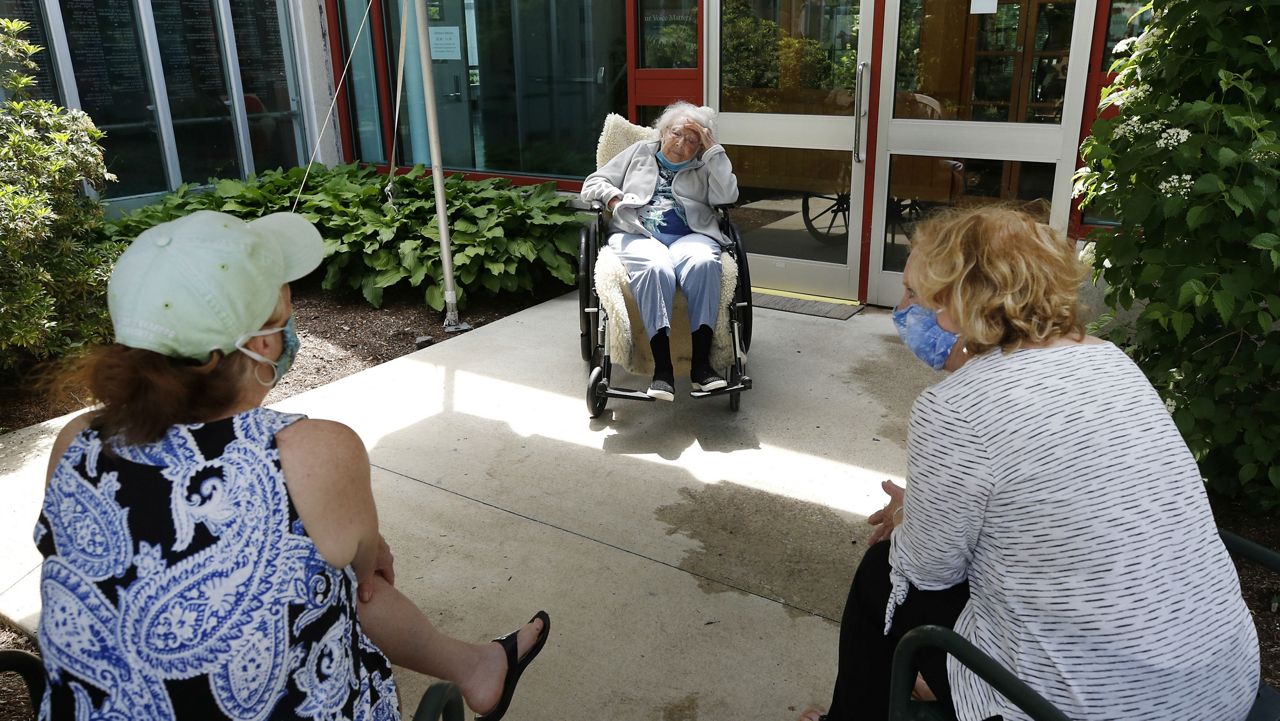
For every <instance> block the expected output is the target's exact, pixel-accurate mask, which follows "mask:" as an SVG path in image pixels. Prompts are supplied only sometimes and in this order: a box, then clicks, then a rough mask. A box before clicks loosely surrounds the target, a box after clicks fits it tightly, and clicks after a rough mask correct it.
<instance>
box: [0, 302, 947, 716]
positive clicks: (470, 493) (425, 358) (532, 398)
mask: <svg viewBox="0 0 1280 721" xmlns="http://www.w3.org/2000/svg"><path fill="white" fill-rule="evenodd" d="M576 314H577V308H576V299H575V297H574V296H572V295H571V296H565V297H563V298H560V299H557V300H553V301H550V302H547V303H544V304H542V305H539V306H537V307H534V308H531V309H529V310H527V311H524V312H522V313H518V314H516V315H513V316H510V317H508V318H505V319H503V320H501V321H498V322H495V323H493V324H490V325H487V326H485V327H483V328H480V329H478V330H475V331H472V332H470V333H467V334H466V335H463V336H461V337H458V338H455V339H452V340H450V341H449V342H447V343H443V344H441V345H438V346H433V347H431V348H427V349H425V350H423V351H419V352H417V353H414V354H413V355H410V356H406V357H403V358H400V359H397V360H395V361H392V362H390V363H386V364H384V365H381V366H378V367H376V368H372V369H369V370H367V371H365V372H362V373H359V374H357V375H354V376H350V377H348V378H345V379H343V380H341V381H339V382H337V383H333V384H331V385H329V386H325V387H323V388H319V389H316V390H313V391H310V392H308V393H304V394H301V395H298V396H294V397H292V398H289V399H288V400H286V401H284V402H283V403H280V404H278V405H277V406H276V407H277V408H280V409H281V410H287V411H293V412H302V413H307V414H309V415H312V416H315V417H324V418H333V419H337V420H341V421H343V422H345V423H347V424H349V425H351V426H352V427H353V428H355V429H356V431H357V432H359V433H360V435H361V437H362V438H363V439H364V441H365V443H366V445H367V446H368V448H369V454H370V458H371V460H372V463H373V466H374V469H373V482H374V492H375V494H376V496H377V500H378V506H379V513H380V518H381V523H382V528H383V533H384V535H385V536H386V537H387V539H388V540H389V542H390V543H391V545H392V547H393V549H394V550H395V553H396V572H397V578H398V584H399V586H400V587H401V588H402V589H403V590H404V591H405V592H406V593H407V594H408V595H409V596H410V597H412V598H414V599H416V600H417V601H418V602H419V603H420V604H421V605H422V606H423V608H425V609H427V610H428V612H429V614H430V615H431V616H432V618H434V619H435V620H436V621H437V622H438V623H439V625H440V626H441V628H443V629H444V630H446V631H448V632H450V633H452V634H455V635H459V636H462V637H464V638H472V639H481V638H485V637H491V636H493V635H496V634H498V633H503V632H506V631H507V630H510V628H514V627H515V626H516V625H518V624H519V623H521V622H523V621H525V620H526V619H528V618H529V617H530V616H531V615H532V614H533V612H534V611H536V610H538V609H539V608H545V609H547V611H548V612H549V613H550V614H551V616H552V619H553V632H552V637H551V639H550V641H549V643H548V646H547V648H546V650H545V651H544V652H543V655H542V657H541V658H540V659H539V660H538V661H537V663H535V664H534V665H533V666H532V667H531V668H530V671H529V673H528V674H526V676H525V677H524V679H523V680H522V681H521V686H520V691H519V693H518V694H517V697H516V701H515V704H514V706H513V708H512V718H514V719H546V720H548V721H551V720H555V721H576V720H578V719H582V720H583V721H586V720H588V719H590V720H591V721H598V720H599V719H616V720H618V721H625V720H630V719H636V720H641V719H644V720H646V721H690V720H692V719H702V720H703V721H714V720H718V719H725V720H726V721H728V720H735V721H737V720H743V719H786V720H788V721H789V720H790V719H792V718H794V717H795V716H796V715H797V711H799V710H801V709H802V707H803V706H804V705H807V704H815V703H816V704H823V705H825V703H826V702H827V700H828V699H829V694H830V690H831V684H832V682H833V680H834V678H835V654H836V641H837V636H838V632H839V628H838V626H837V621H838V619H839V617H840V612H841V609H842V608H843V606H844V597H845V593H846V592H847V589H848V583H849V580H850V577H851V574H852V571H853V568H854V565H855V564H856V562H857V560H858V558H859V557H860V555H861V553H862V548H863V545H864V544H862V539H864V538H865V537H866V533H867V527H866V526H865V523H864V519H865V516H866V515H867V514H868V513H870V512H872V511H873V510H875V509H877V508H879V507H880V506H881V505H883V495H882V494H881V492H880V490H879V483H880V481H882V480H884V479H886V478H892V479H895V480H901V476H902V474H903V469H904V465H905V453H904V447H903V446H904V441H905V436H906V419H907V414H908V411H909V408H910V404H911V401H912V399H913V398H914V397H915V395H916V394H917V393H918V392H919V391H920V390H921V389H922V388H924V387H925V386H927V385H928V384H930V383H932V382H934V381H936V380H937V378H938V376H937V375H936V374H934V373H933V372H932V371H930V370H929V369H928V368H926V367H925V366H924V365H923V364H921V363H920V362H919V361H917V360H915V359H914V358H913V357H912V356H911V354H910V353H909V352H908V351H907V350H906V349H905V348H904V347H903V346H902V344H901V343H900V342H899V341H898V339H897V336H896V334H895V333H894V330H893V326H892V323H891V321H890V319H889V317H888V315H887V314H886V313H883V312H878V311H875V310H870V311H867V312H864V313H862V314H860V315H857V316H855V317H854V318H852V319H850V320H847V321H835V320H829V319H824V318H811V317H805V316H799V315H794V314H789V313H783V312H779V311H770V310H762V309H757V310H756V314H755V321H756V325H755V333H754V340H753V342H754V344H755V345H754V346H753V348H752V354H751V357H750V363H749V366H748V372H749V373H750V375H751V376H752V377H753V378H754V379H755V384H756V385H755V389H754V390H752V391H750V392H749V393H746V394H744V395H743V397H742V410H741V412H739V413H737V414H734V413H732V412H730V411H729V408H728V399H727V398H719V399H709V400H703V401H695V400H693V399H691V398H689V397H688V396H687V395H680V396H678V398H677V401H676V402H675V403H674V404H648V403H636V402H628V401H618V400H612V401H610V405H609V410H607V411H606V412H605V415H604V416H603V417H601V418H599V419H596V420H591V419H589V418H588V417H587V413H586V407H585V403H584V400H583V395H584V391H585V373H584V371H583V363H582V361H581V360H580V358H579V357H578V326H577V315H576ZM303 352H304V353H305V352H306V349H305V348H304V349H303ZM620 375H621V377H619V376H620ZM628 382H630V387H643V384H644V382H645V381H644V379H638V378H628V377H627V376H626V375H625V374H620V373H619V372H617V371H615V384H622V385H626V384H628ZM678 390H679V391H680V392H681V393H684V392H686V391H687V384H684V385H682V386H681V387H680V388H678ZM59 425H60V423H59V422H50V423H48V424H44V425H41V426H35V427H32V428H28V429H25V430H22V431H18V432H15V433H12V434H9V435H7V436H3V437H0V498H3V499H4V501H3V503H0V542H2V543H3V546H2V547H3V548H4V554H3V558H0V613H3V614H4V615H6V616H9V617H11V618H15V619H17V620H19V621H22V622H24V623H26V624H33V623H34V622H35V620H36V619H37V614H38V597H37V596H36V591H37V583H38V577H39V570H38V565H39V556H38V554H36V553H35V552H34V549H33V548H32V546H31V540H30V539H31V529H32V527H33V525H34V520H35V517H36V515H37V514H38V512H39V504H40V496H41V487H42V480H43V474H44V467H45V463H46V461H47V453H48V447H49V445H50V444H51V442H52V436H53V434H54V433H56V430H57V428H58V427H59ZM398 678H399V679H400V682H401V689H402V694H403V698H404V699H405V706H406V710H407V711H412V708H413V706H414V705H415V704H416V701H417V697H418V696H419V695H420V694H421V691H422V690H423V689H424V688H425V686H426V684H427V683H428V680H427V679H425V678H423V677H419V676H416V675H415V674H411V673H408V672H404V671H401V672H400V673H399V674H398Z"/></svg>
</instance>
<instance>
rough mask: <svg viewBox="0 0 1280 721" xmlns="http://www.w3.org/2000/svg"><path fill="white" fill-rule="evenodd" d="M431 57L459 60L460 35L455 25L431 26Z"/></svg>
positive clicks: (460, 55)
mask: <svg viewBox="0 0 1280 721" xmlns="http://www.w3.org/2000/svg"><path fill="white" fill-rule="evenodd" d="M430 33H431V59H432V60H461V59H462V37H461V33H459V32H458V28H457V26H448V27H439V28H431V30H430Z"/></svg>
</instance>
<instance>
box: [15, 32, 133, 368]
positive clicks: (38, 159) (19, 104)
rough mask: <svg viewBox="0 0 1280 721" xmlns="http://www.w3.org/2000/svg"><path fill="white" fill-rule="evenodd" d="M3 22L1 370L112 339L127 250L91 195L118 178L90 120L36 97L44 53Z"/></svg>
mask: <svg viewBox="0 0 1280 721" xmlns="http://www.w3.org/2000/svg"><path fill="white" fill-rule="evenodd" d="M27 28H28V24H27V23H25V22H22V21H19V20H4V19H0V90H2V91H3V93H0V309H2V311H3V312H0V373H3V374H6V375H8V374H11V373H14V372H16V371H18V370H22V369H24V368H26V367H28V366H29V365H31V364H32V363H34V362H36V361H39V360H43V359H46V358H54V357H58V356H61V355H63V354H65V353H67V352H68V351H70V350H71V349H72V348H74V347H76V346H78V345H80V344H83V343H85V342H88V341H93V340H98V339H102V338H105V337H108V336H109V332H110V329H111V326H110V322H109V320H108V319H107V314H106V302H105V296H106V287H107V283H106V281H107V277H108V275H109V274H110V272H111V264H112V263H114V262H115V258H116V256H117V255H119V254H120V252H121V251H122V250H123V246H121V245H120V244H118V243H113V242H103V241H101V240H100V239H99V238H98V236H97V235H96V232H95V230H96V228H97V226H98V224H99V222H100V219H101V216H102V211H101V207H100V206H99V204H98V203H97V202H96V201H95V200H93V199H90V198H87V197H86V196H85V194H84V193H83V192H82V188H83V186H84V184H86V183H87V184H88V185H90V186H91V187H93V188H96V189H101V188H102V186H103V184H104V183H105V181H106V180H108V179H112V178H111V177H110V176H109V175H108V174H107V172H106V167H105V166H104V165H103V163H102V148H101V147H99V145H98V141H99V139H101V138H102V133H101V132H100V131H99V130H98V129H97V128H95V127H94V125H93V122H92V121H91V120H90V119H89V116H87V115H85V114H84V113H82V112H80V111H78V110H65V109H63V108H60V107H58V106H56V105H54V104H53V103H49V102H46V101H43V100H32V99H30V98H29V97H28V95H29V91H30V89H31V88H32V87H33V83H34V80H33V78H32V75H31V74H30V73H31V72H32V71H34V70H35V67H36V66H35V63H34V62H32V60H31V57H32V56H34V55H35V54H36V53H37V52H38V51H39V48H38V47H36V46H35V45H32V44H31V43H29V42H26V41H24V40H22V39H21V34H22V33H23V32H24V31H25V30H26V29H27Z"/></svg>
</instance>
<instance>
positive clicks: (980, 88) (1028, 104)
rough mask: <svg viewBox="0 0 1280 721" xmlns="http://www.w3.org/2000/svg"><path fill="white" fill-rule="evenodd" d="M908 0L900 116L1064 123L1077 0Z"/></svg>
mask: <svg viewBox="0 0 1280 721" xmlns="http://www.w3.org/2000/svg"><path fill="white" fill-rule="evenodd" d="M969 8H970V4H969V0H903V1H902V16H901V18H902V19H901V23H900V26H899V34H898V72H897V76H898V77H897V88H896V93H895V96H894V108H893V114H894V115H893V116H894V117H895V118H918V119H923V120H979V121H988V122H1014V123H1061V122H1062V103H1063V98H1064V97H1065V94H1066V86H1067V66H1068V61H1069V60H1070V54H1071V53H1070V48H1071V34H1072V25H1073V22H1074V18H1075V9H1076V7H1075V2H1074V1H1073V0H1000V2H999V4H998V6H997V10H996V12H995V13H994V14H989V15H988V14H982V15H974V14H971V13H970V12H969Z"/></svg>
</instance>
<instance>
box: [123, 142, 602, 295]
mask: <svg viewBox="0 0 1280 721" xmlns="http://www.w3.org/2000/svg"><path fill="white" fill-rule="evenodd" d="M303 174H304V169H303V168H293V169H291V170H287V171H280V170H273V171H269V172H266V173H263V174H262V175H258V176H255V177H253V178H250V179H249V180H247V181H241V180H220V181H214V182H213V187H212V188H211V189H210V190H209V191H208V192H200V191H196V190H195V189H193V188H191V187H189V186H183V187H181V188H179V189H178V190H177V191H176V192H174V193H172V194H170V195H168V196H166V197H165V198H164V199H163V200H162V201H160V202H159V203H157V204H155V205H150V206H147V207H145V208H141V209H139V210H137V211H135V212H134V213H131V214H130V215H127V216H125V217H123V218H121V219H119V220H117V221H115V222H113V223H109V224H108V233H109V234H110V235H111V236H113V237H116V238H125V239H127V238H132V237H134V236H136V235H137V234H138V233H140V232H142V231H143V230H145V229H147V228H149V227H151V226H153V225H155V224H157V223H160V222H163V221H165V220H169V219H172V218H176V217H178V216H181V215H186V214H187V213H190V212H192V211H194V210H220V211H223V212H226V213H231V214H233V215H238V216H242V217H246V218H252V217H258V216H261V215H265V214H267V213H272V212H276V211H281V210H290V209H291V208H292V205H293V200H294V196H295V194H296V193H297V189H298V187H299V186H300V185H301V183H302V178H303ZM386 183H387V178H386V176H385V175H380V174H379V173H378V172H377V171H376V170H375V169H373V168H370V167H358V166H355V165H344V166H339V167H336V168H332V169H328V168H322V167H315V168H313V169H312V171H311V174H310V176H309V177H308V178H307V185H306V188H307V189H306V192H304V193H303V195H302V198H301V201H300V202H299V204H298V208H297V212H299V213H301V214H302V215H303V216H305V217H306V218H307V219H308V220H310V221H311V222H313V223H315V224H316V227H318V228H319V229H320V233H321V234H322V235H323V236H324V238H325V251H326V258H325V277H324V287H325V288H327V289H333V288H337V287H341V286H346V287H350V288H357V289H359V290H360V291H361V292H362V293H363V294H364V297H365V299H366V300H368V301H369V303H371V304H373V305H374V306H375V307H377V306H380V305H381V304H382V294H383V291H384V290H386V289H387V288H391V287H395V286H397V285H402V284H403V285H408V286H412V287H415V288H416V287H419V286H422V285H423V284H424V283H426V289H425V299H426V303H427V305H429V306H431V307H432V308H435V309H436V310H440V309H442V308H444V287H443V277H444V269H443V267H442V265H441V261H440V231H439V228H438V226H437V224H436V212H435V190H434V186H433V185H432V180H431V175H430V173H427V172H426V171H425V170H424V169H423V168H422V167H421V166H418V167H415V168H413V169H412V170H411V171H409V172H408V173H405V174H403V175H400V176H397V177H396V179H395V183H394V186H393V191H392V195H393V198H394V200H393V201H391V202H389V201H388V198H387V195H386V192H385V190H386ZM445 192H446V194H447V195H448V202H449V218H450V226H449V229H450V238H451V240H452V247H453V264H454V277H455V279H456V281H457V285H458V300H459V302H460V303H461V302H463V300H464V298H465V296H466V294H467V293H488V294H497V293H500V292H513V291H530V290H533V289H534V288H535V287H539V286H541V285H542V284H544V283H547V282H553V283H561V284H566V285H568V284H572V283H573V282H574V268H575V264H576V262H577V256H578V237H577V233H578V230H577V228H578V223H579V222H580V219H579V217H578V214H577V211H575V210H574V209H573V208H572V206H571V205H570V202H569V199H568V198H566V197H564V196H560V195H558V194H556V192H555V187H554V185H553V184H552V183H544V184H542V185H538V186H534V187H518V186H514V185H512V183H511V181H509V180H505V179H501V178H493V179H489V180H479V181H470V180H464V179H463V178H462V177H461V176H453V177H450V178H448V179H447V181H446V183H445Z"/></svg>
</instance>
